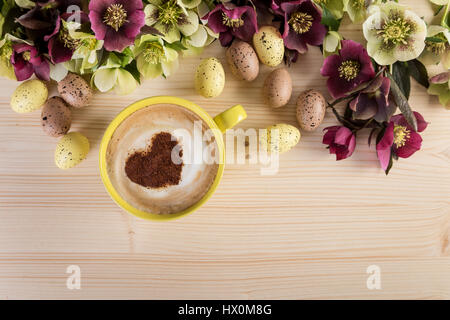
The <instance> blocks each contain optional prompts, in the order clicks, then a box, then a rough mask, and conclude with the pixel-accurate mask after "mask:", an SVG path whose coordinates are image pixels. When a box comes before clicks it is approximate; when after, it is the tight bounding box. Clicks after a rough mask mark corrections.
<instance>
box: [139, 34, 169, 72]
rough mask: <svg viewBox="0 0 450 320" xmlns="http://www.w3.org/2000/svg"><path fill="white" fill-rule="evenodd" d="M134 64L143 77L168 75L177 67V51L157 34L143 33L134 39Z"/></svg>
mask: <svg viewBox="0 0 450 320" xmlns="http://www.w3.org/2000/svg"><path fill="white" fill-rule="evenodd" d="M134 55H135V57H136V66H137V69H138V71H139V72H140V73H141V74H142V76H143V77H144V78H156V77H158V76H160V75H164V76H165V77H167V76H170V75H171V74H172V73H173V72H174V71H175V70H176V69H177V68H178V52H177V51H176V50H175V49H172V48H170V47H169V46H168V45H166V44H165V43H164V40H163V39H161V38H160V37H158V36H154V35H150V34H145V35H142V36H141V37H140V38H139V39H137V40H136V41H135V48H134Z"/></svg>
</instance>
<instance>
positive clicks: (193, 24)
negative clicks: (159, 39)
mask: <svg viewBox="0 0 450 320" xmlns="http://www.w3.org/2000/svg"><path fill="white" fill-rule="evenodd" d="M185 2H189V1H185ZM180 3H181V1H177V0H149V4H148V5H146V6H145V8H144V13H145V24H146V25H148V26H152V27H154V28H155V29H157V30H158V31H159V32H161V33H162V34H163V35H164V36H163V39H164V40H165V41H166V42H168V43H173V42H176V41H180V39H181V35H184V36H191V35H192V34H194V33H195V32H196V31H197V29H198V26H199V18H198V15H197V13H195V11H193V10H187V9H186V8H187V7H185V6H183V5H180ZM191 4H192V3H191Z"/></svg>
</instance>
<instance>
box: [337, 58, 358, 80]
mask: <svg viewBox="0 0 450 320" xmlns="http://www.w3.org/2000/svg"><path fill="white" fill-rule="evenodd" d="M360 70H361V64H360V63H359V62H358V61H355V60H345V61H343V62H342V63H341V65H340V66H339V68H338V71H339V77H341V78H344V79H345V80H347V81H351V80H353V79H355V78H356V77H357V76H358V74H359V71H360Z"/></svg>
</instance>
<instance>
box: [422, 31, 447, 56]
mask: <svg viewBox="0 0 450 320" xmlns="http://www.w3.org/2000/svg"><path fill="white" fill-rule="evenodd" d="M434 37H435V38H438V39H441V41H440V42H437V41H429V40H425V45H426V47H425V48H426V49H427V51H429V52H432V53H434V54H436V55H438V56H440V55H441V54H443V53H444V52H445V51H447V50H449V49H450V46H449V44H448V41H447V38H446V37H445V36H444V35H443V34H442V33H439V34H437V35H436V36H434Z"/></svg>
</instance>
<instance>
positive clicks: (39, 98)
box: [10, 80, 48, 113]
mask: <svg viewBox="0 0 450 320" xmlns="http://www.w3.org/2000/svg"><path fill="white" fill-rule="evenodd" d="M47 97H48V90H47V86H46V85H45V84H44V83H43V82H42V81H40V80H27V81H25V82H22V83H21V84H20V85H19V86H18V87H17V88H16V90H15V91H14V93H13V94H12V96H11V103H10V104H11V108H12V109H13V110H14V111H15V112H17V113H27V112H32V111H35V110H38V109H39V108H40V107H42V105H43V104H44V103H45V101H46V100H47Z"/></svg>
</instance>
